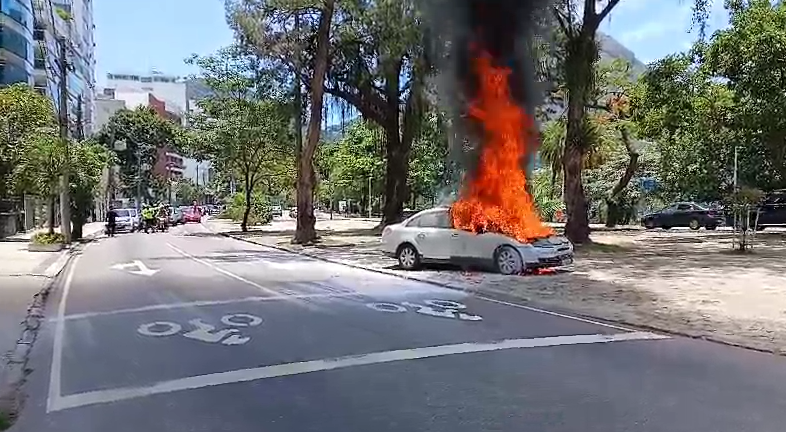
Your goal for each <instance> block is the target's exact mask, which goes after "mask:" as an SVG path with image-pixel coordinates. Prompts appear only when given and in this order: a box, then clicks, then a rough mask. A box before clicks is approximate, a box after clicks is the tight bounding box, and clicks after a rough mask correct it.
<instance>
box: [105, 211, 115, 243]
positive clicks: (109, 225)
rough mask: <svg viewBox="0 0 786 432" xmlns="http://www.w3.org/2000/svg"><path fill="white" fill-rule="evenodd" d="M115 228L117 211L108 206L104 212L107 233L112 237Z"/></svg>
mask: <svg viewBox="0 0 786 432" xmlns="http://www.w3.org/2000/svg"><path fill="white" fill-rule="evenodd" d="M116 229H117V212H116V211H115V209H114V207H109V210H108V211H107V212H106V233H107V235H109V237H114V236H115V230H116Z"/></svg>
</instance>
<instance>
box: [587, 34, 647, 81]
mask: <svg viewBox="0 0 786 432" xmlns="http://www.w3.org/2000/svg"><path fill="white" fill-rule="evenodd" d="M598 43H599V45H600V58H601V59H602V60H616V59H622V60H626V61H627V62H628V63H630V65H631V72H633V76H634V77H635V78H638V77H639V75H641V74H642V73H644V71H646V70H647V65H645V64H644V63H642V61H641V60H639V59H637V58H636V54H634V53H633V51H631V50H629V49H628V48H627V47H625V45H623V44H621V43H620V42H619V41H617V40H616V39H614V38H613V37H611V36H609V35H607V34H605V33H600V32H599V33H598Z"/></svg>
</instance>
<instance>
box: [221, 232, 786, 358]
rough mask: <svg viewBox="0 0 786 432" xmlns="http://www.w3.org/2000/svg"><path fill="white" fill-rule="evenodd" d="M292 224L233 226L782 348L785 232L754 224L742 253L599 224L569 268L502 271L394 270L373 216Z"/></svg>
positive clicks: (476, 285) (712, 235) (348, 255)
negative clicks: (307, 233) (304, 237)
mask: <svg viewBox="0 0 786 432" xmlns="http://www.w3.org/2000/svg"><path fill="white" fill-rule="evenodd" d="M289 225H292V223H291V222H280V223H279V222H274V223H273V224H272V225H268V226H265V227H260V230H259V231H254V232H253V233H247V234H240V233H233V235H238V236H243V237H246V238H247V239H249V240H252V241H254V242H257V243H261V244H267V245H273V246H278V247H285V248H288V249H291V250H294V251H299V252H305V253H307V254H310V255H314V256H318V257H322V258H327V259H331V260H333V261H339V262H343V263H346V264H350V265H357V266H362V267H367V268H373V269H376V270H381V271H385V272H389V273H394V274H397V275H401V276H405V277H409V278H412V279H418V280H428V281H433V282H438V283H441V284H445V285H450V286H452V287H455V288H459V289H464V290H467V291H473V292H480V293H490V294H502V295H505V296H513V297H516V298H519V299H522V300H525V301H528V302H532V303H533V304H535V305H540V306H545V307H549V308H552V309H558V310H564V311H571V312H574V313H578V314H583V315H588V316H593V317H597V318H601V319H606V320H611V321H617V322H621V323H627V324H631V325H635V326H643V327H650V328H654V329H661V330H665V331H670V332H676V333H681V334H685V335H689V336H693V337H702V338H706V339H710V340H716V341H721V342H725V343H730V344H735V345H741V346H746V347H750V348H755V349H760V350H765V351H771V352H775V353H779V354H786V232H769V231H765V232H760V233H758V234H757V235H756V240H755V244H754V248H753V250H752V251H751V252H749V253H745V254H740V253H738V252H734V251H733V250H732V239H731V237H732V233H731V232H729V231H720V230H719V231H715V232H708V231H704V230H701V231H696V232H693V231H687V230H684V231H683V230H669V231H663V230H655V231H641V230H639V231H635V230H634V231H630V230H627V231H614V232H596V233H594V234H593V239H594V241H595V242H596V244H595V245H594V246H592V247H589V248H584V249H581V250H579V251H578V252H577V260H576V264H575V265H574V266H572V267H573V268H571V269H569V270H568V271H561V272H557V273H555V274H548V275H538V276H502V275H497V274H491V273H483V272H476V271H464V270H461V269H445V268H436V269H426V270H422V271H417V272H404V271H401V270H398V269H397V268H396V265H395V264H396V263H395V261H394V260H392V259H389V258H386V257H383V256H381V254H380V253H379V249H378V246H379V237H378V236H376V235H375V232H374V231H373V230H372V228H373V227H374V226H375V222H374V221H357V220H355V221H353V220H350V221H319V222H318V223H317V229H318V230H320V232H321V235H322V239H323V242H322V243H321V244H320V245H319V246H318V247H308V248H302V247H300V246H293V245H291V244H290V243H289V241H290V239H291V238H292V233H293V229H294V226H292V227H290V226H289ZM219 229H220V230H223V231H229V230H230V227H229V226H224V227H219ZM260 231H262V232H260Z"/></svg>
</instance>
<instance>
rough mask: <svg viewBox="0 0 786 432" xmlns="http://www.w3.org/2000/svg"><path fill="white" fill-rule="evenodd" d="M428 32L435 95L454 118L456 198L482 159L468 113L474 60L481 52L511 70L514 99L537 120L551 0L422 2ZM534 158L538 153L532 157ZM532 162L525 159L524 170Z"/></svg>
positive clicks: (473, 86) (452, 159)
mask: <svg viewBox="0 0 786 432" xmlns="http://www.w3.org/2000/svg"><path fill="white" fill-rule="evenodd" d="M419 1H420V3H421V10H422V11H423V12H424V17H425V24H426V26H427V27H426V28H427V36H428V37H427V39H428V40H429V46H428V47H427V51H428V55H429V58H430V60H431V61H432V63H433V64H435V65H436V67H437V69H438V71H439V74H438V76H437V78H436V80H437V82H436V86H437V97H438V99H439V101H440V103H441V104H442V108H443V109H446V110H447V111H448V112H449V114H450V118H451V126H452V131H451V145H450V156H449V163H450V165H452V166H453V167H454V168H458V169H454V170H453V172H454V178H452V179H451V184H452V186H453V188H452V190H450V191H446V192H447V193H446V195H448V196H451V197H453V198H455V196H456V192H457V190H456V186H458V183H459V180H460V177H461V175H462V174H464V173H465V174H467V175H470V176H471V175H472V171H473V169H474V163H475V162H477V160H478V155H479V150H480V145H481V144H482V142H481V140H480V136H481V135H480V130H479V126H480V125H477V124H474V123H473V121H472V120H471V119H470V118H468V116H467V115H466V113H467V108H468V106H469V103H470V101H472V100H473V99H475V96H476V92H477V88H478V83H479V80H478V77H477V76H476V75H475V70H474V69H473V63H472V59H473V58H476V57H478V56H479V55H480V53H481V51H482V52H485V53H488V54H490V55H491V57H492V59H493V62H494V64H495V66H499V67H507V68H509V69H510V70H511V76H510V79H509V82H510V87H511V88H510V90H511V94H512V96H513V98H514V100H515V101H516V102H517V103H518V104H519V105H520V106H521V107H522V108H523V109H524V110H525V112H527V113H528V114H529V115H530V116H532V117H533V118H534V117H535V115H534V113H535V108H536V107H537V106H539V105H541V104H542V103H543V101H544V99H545V89H546V88H547V87H546V85H545V83H542V82H538V80H537V78H536V73H535V71H536V61H537V56H536V55H535V47H536V46H540V47H542V46H545V45H548V42H549V41H550V37H549V34H550V29H549V28H548V27H547V26H544V24H543V23H544V22H549V21H550V20H548V19H547V17H548V16H549V15H548V14H549V7H550V5H551V3H552V2H551V0H419ZM531 156H534V155H531ZM528 162H529V161H528V160H525V161H522V164H523V166H524V167H526V166H527V165H528Z"/></svg>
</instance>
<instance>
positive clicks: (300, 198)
mask: <svg viewBox="0 0 786 432" xmlns="http://www.w3.org/2000/svg"><path fill="white" fill-rule="evenodd" d="M226 4H227V10H228V16H229V18H230V24H231V25H232V27H233V28H234V29H235V31H236V32H237V33H238V36H239V39H240V42H241V43H244V44H245V45H246V46H251V47H253V49H254V51H255V53H256V54H258V55H260V56H261V57H262V58H263V59H264V60H265V61H267V62H270V63H275V64H276V65H278V66H279V67H281V68H283V69H285V70H288V71H290V72H291V74H292V75H293V76H294V78H293V81H294V82H295V84H294V88H295V91H294V96H295V97H294V99H295V104H294V105H296V110H297V114H296V121H295V130H296V134H300V133H301V132H302V130H301V127H300V124H301V123H300V121H301V114H300V108H301V103H300V97H301V81H302V84H304V85H306V86H307V87H308V89H309V92H310V100H309V109H310V113H309V114H310V115H309V122H308V126H307V133H306V135H307V136H306V142H305V145H304V146H303V147H302V148H300V147H299V146H298V149H297V150H298V151H297V161H296V164H297V182H296V186H297V207H298V212H297V228H296V230H295V238H294V239H293V241H294V242H295V243H301V244H309V243H312V242H313V241H314V240H316V238H317V233H316V229H315V224H316V218H315V217H314V206H313V199H314V192H315V186H316V173H315V170H314V155H315V153H316V146H317V144H318V143H319V137H320V132H321V127H322V110H323V103H324V100H323V99H324V90H325V75H326V73H327V70H328V63H329V54H330V37H331V26H332V23H333V16H334V13H335V8H336V1H335V0H321V1H316V2H305V4H304V2H300V1H295V0H284V1H279V2H268V1H265V0H227V2H226ZM309 54H310V56H309ZM298 141H300V140H299V139H298Z"/></svg>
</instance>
